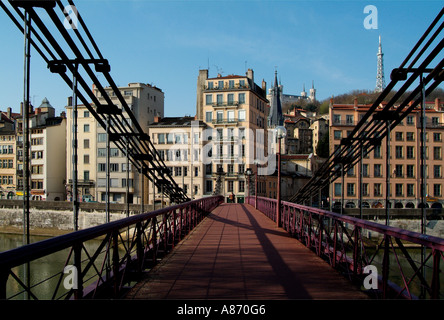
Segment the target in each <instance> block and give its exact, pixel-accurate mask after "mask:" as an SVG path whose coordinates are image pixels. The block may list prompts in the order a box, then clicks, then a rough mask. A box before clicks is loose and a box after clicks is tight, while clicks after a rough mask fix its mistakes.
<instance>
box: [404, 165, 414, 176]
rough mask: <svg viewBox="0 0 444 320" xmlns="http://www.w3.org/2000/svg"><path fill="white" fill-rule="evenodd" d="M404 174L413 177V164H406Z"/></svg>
mask: <svg viewBox="0 0 444 320" xmlns="http://www.w3.org/2000/svg"><path fill="white" fill-rule="evenodd" d="M406 175H407V178H414V177H415V166H414V165H413V164H408V165H407V168H406Z"/></svg>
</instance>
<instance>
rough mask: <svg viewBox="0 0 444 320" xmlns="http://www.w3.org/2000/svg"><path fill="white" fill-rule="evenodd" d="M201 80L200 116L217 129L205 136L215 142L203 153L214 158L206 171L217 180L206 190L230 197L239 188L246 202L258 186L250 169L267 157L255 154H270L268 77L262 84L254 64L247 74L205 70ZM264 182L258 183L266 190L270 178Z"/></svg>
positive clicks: (240, 200)
mask: <svg viewBox="0 0 444 320" xmlns="http://www.w3.org/2000/svg"><path fill="white" fill-rule="evenodd" d="M197 84H198V85H197V110H196V118H197V119H198V120H202V121H203V122H205V123H206V124H207V125H208V126H209V127H210V128H212V129H213V130H206V132H207V133H208V134H207V136H206V137H204V140H206V141H211V144H212V148H211V150H209V152H208V153H207V154H205V155H204V158H208V159H210V160H209V162H210V163H209V164H211V165H207V166H206V169H205V174H206V176H207V177H210V176H211V177H212V180H213V183H212V184H210V183H209V182H208V184H206V186H205V188H206V190H205V192H204V194H207V193H210V192H216V193H220V194H223V195H224V196H225V197H228V196H229V195H230V194H232V193H234V194H235V195H236V201H238V202H242V201H244V197H245V196H246V195H248V192H249V190H250V191H251V192H250V194H254V190H253V189H254V187H255V186H254V184H253V183H251V184H250V185H248V186H247V183H248V181H250V180H248V179H247V178H246V176H245V172H246V170H247V169H248V168H250V169H251V170H252V171H253V172H257V171H258V166H259V165H260V164H264V163H258V162H257V161H256V162H255V160H257V159H264V158H265V157H267V137H268V134H267V115H268V103H269V102H268V100H267V97H266V83H265V81H262V85H261V86H259V85H257V84H256V83H255V82H254V72H253V70H251V69H248V71H247V72H246V74H245V75H228V76H222V75H220V74H219V75H217V77H214V78H209V77H208V70H200V71H199V76H198V81H197ZM261 183H262V184H263V186H262V187H258V189H260V190H266V187H265V184H266V182H265V181H264V182H261ZM248 188H249V189H248ZM263 194H264V195H265V192H264V193H263Z"/></svg>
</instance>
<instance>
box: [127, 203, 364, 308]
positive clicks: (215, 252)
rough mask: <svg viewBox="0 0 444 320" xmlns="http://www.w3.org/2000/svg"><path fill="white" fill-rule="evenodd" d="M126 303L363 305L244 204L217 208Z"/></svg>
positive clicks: (326, 269) (337, 277) (325, 266)
mask: <svg viewBox="0 0 444 320" xmlns="http://www.w3.org/2000/svg"><path fill="white" fill-rule="evenodd" d="M126 298H127V299H365V298H367V296H366V295H365V294H364V293H363V292H361V291H359V290H358V289H357V288H355V287H354V286H353V285H352V284H351V283H350V282H348V280H347V279H345V278H343V277H342V276H341V275H340V274H339V273H338V272H337V271H335V270H334V269H332V268H331V267H330V266H329V265H328V264H327V263H325V262H324V261H323V260H322V259H320V258H319V257H318V256H316V255H315V254H314V253H313V252H311V251H310V250H309V249H307V248H306V247H305V246H303V245H302V244H300V243H299V242H298V241H297V240H296V239H293V238H291V237H290V236H289V235H288V234H287V233H286V232H285V231H284V230H283V229H280V228H277V227H276V225H275V223H274V222H273V221H271V220H270V219H268V218H267V217H266V216H265V215H263V214H262V213H261V212H259V211H257V210H256V209H254V208H253V207H252V206H250V205H246V204H222V205H221V206H219V207H217V208H216V209H215V210H214V211H213V212H212V213H211V214H210V215H209V216H208V217H207V218H206V219H204V220H203V221H202V222H201V224H200V225H199V226H197V228H196V229H194V230H193V231H192V232H191V233H190V235H189V236H188V237H186V238H185V239H184V240H183V241H181V242H180V243H179V244H178V246H177V247H176V248H175V249H174V250H173V251H172V252H171V253H170V254H169V255H168V256H167V257H166V258H165V259H164V260H163V261H162V262H160V263H159V264H158V265H157V266H156V267H155V268H154V269H153V270H151V271H150V272H149V273H148V274H147V276H146V278H144V279H143V280H142V281H141V282H139V283H138V284H137V285H136V286H135V287H134V288H132V289H131V290H130V292H129V293H128V294H127V296H126Z"/></svg>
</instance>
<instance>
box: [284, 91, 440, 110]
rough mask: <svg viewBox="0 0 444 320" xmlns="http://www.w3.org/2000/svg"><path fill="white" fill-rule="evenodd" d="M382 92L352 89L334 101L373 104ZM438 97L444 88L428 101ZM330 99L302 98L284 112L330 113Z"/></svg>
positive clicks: (285, 108) (389, 96) (402, 96)
mask: <svg viewBox="0 0 444 320" xmlns="http://www.w3.org/2000/svg"><path fill="white" fill-rule="evenodd" d="M410 93H411V91H409V92H405V93H404V94H402V95H401V97H400V98H399V99H398V101H399V103H400V102H401V101H404V100H405V99H406V98H407V97H408V96H409V95H410ZM395 94H396V91H391V92H390V93H389V94H388V95H387V97H386V98H385V99H384V100H385V101H389V100H391V99H392V97H393V96H394V95H395ZM379 95H380V93H378V92H374V91H371V90H352V91H350V92H348V93H343V94H340V95H337V96H333V97H332V98H333V101H334V103H337V104H353V103H354V101H355V99H358V104H372V103H374V102H375V101H376V99H377V98H378V97H379ZM436 98H440V99H442V100H444V90H443V89H442V88H436V89H435V90H434V91H433V92H432V93H431V94H429V95H428V96H427V101H433V100H435V99H436ZM330 99H331V98H327V99H324V100H322V101H314V102H310V101H307V100H300V101H298V102H296V103H293V104H286V105H284V106H283V112H287V111H290V110H293V109H294V108H301V109H304V110H307V111H316V112H318V113H319V114H326V113H328V107H329V104H330Z"/></svg>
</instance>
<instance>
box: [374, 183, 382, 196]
mask: <svg viewBox="0 0 444 320" xmlns="http://www.w3.org/2000/svg"><path fill="white" fill-rule="evenodd" d="M381 190H382V189H381V184H380V183H375V184H374V185H373V192H374V193H373V195H374V196H375V197H380V196H382V191H381Z"/></svg>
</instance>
